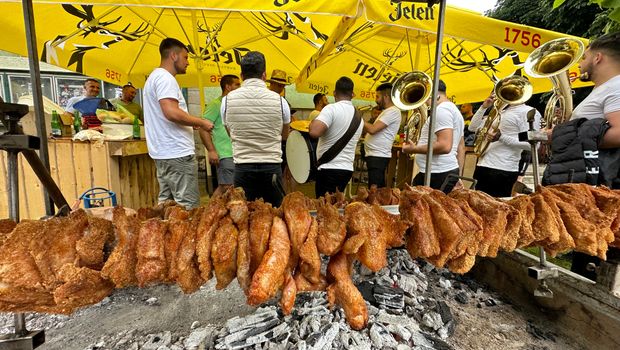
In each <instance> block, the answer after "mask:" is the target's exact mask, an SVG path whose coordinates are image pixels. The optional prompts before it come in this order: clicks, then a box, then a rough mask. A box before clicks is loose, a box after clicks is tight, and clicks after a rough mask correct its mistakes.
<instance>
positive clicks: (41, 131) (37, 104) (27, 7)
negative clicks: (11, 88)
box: [22, 0, 54, 216]
mask: <svg viewBox="0 0 620 350" xmlns="http://www.w3.org/2000/svg"><path fill="white" fill-rule="evenodd" d="M22 8H23V10H24V23H25V26H26V44H27V46H28V58H29V59H28V64H29V66H30V79H31V81H32V101H33V103H34V115H35V122H36V126H37V134H38V135H37V136H39V138H40V139H41V146H40V148H39V158H41V162H42V163H43V165H44V166H45V169H47V171H48V172H49V170H50V160H49V152H48V148H47V128H46V126H45V114H44V110H43V91H42V89H41V71H40V68H39V53H38V50H37V34H36V31H35V28H34V10H33V8H32V0H22ZM42 190H43V200H44V202H45V213H46V214H47V215H50V216H51V215H54V202H53V201H52V199H51V197H50V196H49V194H48V193H47V189H46V188H45V186H42Z"/></svg>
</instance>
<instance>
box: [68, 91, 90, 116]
mask: <svg viewBox="0 0 620 350" xmlns="http://www.w3.org/2000/svg"><path fill="white" fill-rule="evenodd" d="M85 98H86V96H84V95H80V96H73V97H71V98H70V99H69V100H68V101H67V107H65V112H69V113H71V114H75V108H73V105H74V104H76V103H78V102H80V101H82V100H83V99H85Z"/></svg>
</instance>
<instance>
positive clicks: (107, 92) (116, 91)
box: [102, 81, 123, 100]
mask: <svg viewBox="0 0 620 350" xmlns="http://www.w3.org/2000/svg"><path fill="white" fill-rule="evenodd" d="M102 90H103V97H104V98H107V99H108V100H111V99H113V98H118V97H121V94H122V93H123V87H122V86H118V85H114V84H111V83H106V82H105V81H104V82H103V89H102Z"/></svg>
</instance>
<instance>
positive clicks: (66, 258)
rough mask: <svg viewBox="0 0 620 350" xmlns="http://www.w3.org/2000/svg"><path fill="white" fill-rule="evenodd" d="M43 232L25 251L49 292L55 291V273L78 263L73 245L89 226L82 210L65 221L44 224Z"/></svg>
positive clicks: (57, 220) (40, 232)
mask: <svg viewBox="0 0 620 350" xmlns="http://www.w3.org/2000/svg"><path fill="white" fill-rule="evenodd" d="M44 222H45V226H44V228H45V229H44V230H40V231H38V232H36V233H35V236H34V237H32V239H31V240H30V244H29V247H28V249H29V250H30V254H31V255H32V257H33V258H34V261H35V262H36V264H37V268H38V269H39V273H40V274H41V277H42V278H43V284H44V285H45V287H46V288H48V289H53V288H56V287H57V286H58V285H57V283H58V282H57V279H58V273H59V271H60V268H61V267H62V266H63V265H64V264H73V263H75V262H77V261H78V255H77V251H76V250H75V244H76V242H77V241H78V240H79V239H80V238H81V237H82V235H83V232H84V230H85V229H86V227H87V226H88V216H87V215H86V212H85V211H84V210H77V211H75V212H73V213H71V215H70V216H69V217H68V218H52V219H49V220H46V221H44Z"/></svg>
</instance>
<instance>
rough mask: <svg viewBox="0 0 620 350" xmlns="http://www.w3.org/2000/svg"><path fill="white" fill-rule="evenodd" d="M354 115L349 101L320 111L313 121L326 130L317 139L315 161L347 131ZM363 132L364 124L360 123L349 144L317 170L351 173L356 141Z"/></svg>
mask: <svg viewBox="0 0 620 350" xmlns="http://www.w3.org/2000/svg"><path fill="white" fill-rule="evenodd" d="M354 113H355V107H353V104H352V103H351V101H346V100H345V101H338V102H336V103H331V104H329V105H327V106H325V107H323V110H321V113H320V114H319V116H318V117H316V119H315V120H318V121H320V122H322V123H324V124H325V125H327V130H326V131H325V133H324V134H323V136H321V137H319V143H318V145H317V151H316V155H317V159H320V158H321V156H322V155H323V153H325V152H327V150H328V149H329V148H330V147H331V146H332V145H333V144H334V143H336V141H338V140H339V139H340V138H341V137H342V135H344V133H345V132H346V131H347V129H348V128H349V125H350V124H351V119H353V115H354ZM362 130H364V123H360V126H359V127H358V128H357V130H356V131H355V133H354V134H353V137H351V140H350V141H349V143H348V144H347V145H346V146H345V147H344V149H343V150H342V151H340V153H339V154H338V155H337V156H336V157H334V159H332V160H331V161H330V162H328V163H325V164H323V165H321V166H320V167H319V169H339V170H349V171H353V160H354V159H355V147H356V146H357V141H358V140H359V138H360V136H361V135H362Z"/></svg>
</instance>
